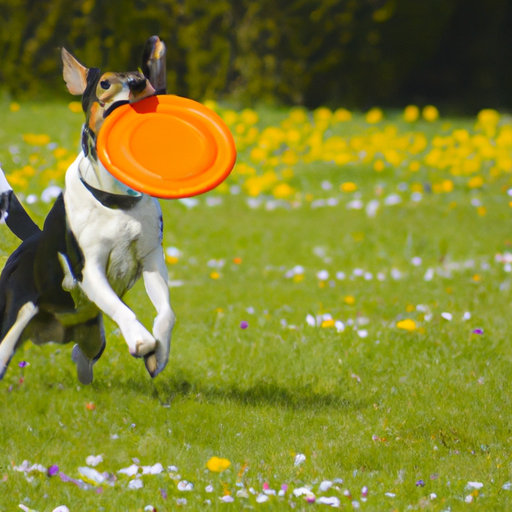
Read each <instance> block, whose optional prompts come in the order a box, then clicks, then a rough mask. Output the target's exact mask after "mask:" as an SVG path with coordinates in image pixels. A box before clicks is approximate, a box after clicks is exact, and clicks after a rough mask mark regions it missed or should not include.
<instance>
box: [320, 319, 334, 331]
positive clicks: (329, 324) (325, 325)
mask: <svg viewBox="0 0 512 512" xmlns="http://www.w3.org/2000/svg"><path fill="white" fill-rule="evenodd" d="M321 327H323V328H324V329H327V328H329V327H334V320H332V319H330V320H324V321H323V322H322V325H321Z"/></svg>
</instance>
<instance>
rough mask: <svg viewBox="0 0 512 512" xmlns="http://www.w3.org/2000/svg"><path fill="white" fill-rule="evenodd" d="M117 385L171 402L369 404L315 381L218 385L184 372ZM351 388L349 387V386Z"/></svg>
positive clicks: (357, 406)
mask: <svg viewBox="0 0 512 512" xmlns="http://www.w3.org/2000/svg"><path fill="white" fill-rule="evenodd" d="M114 386H115V387H117V388H119V389H121V388H123V389H124V390H125V392H130V391H131V392H135V393H137V394H143V395H146V396H152V397H153V398H155V399H156V400H158V401H160V403H161V405H163V406H167V405H170V404H172V402H173V401H174V400H176V399H179V398H184V397H186V398H193V399H195V400H196V401H198V402H205V403H226V402H237V403H239V404H243V405H251V406H277V407H284V408H288V409H293V410H301V409H323V408H332V407H335V408H338V409H360V408H361V407H363V408H364V407H365V404H363V403H361V402H360V401H359V400H358V401H352V400H348V399H347V398H346V397H344V396H342V394H343V390H342V389H341V388H340V391H339V393H338V392H319V391H316V390H315V389H314V386H313V385H312V384H301V385H297V386H293V385H290V386H284V385H281V384H279V383H276V382H273V381H267V380H260V381H256V382H254V383H253V384H252V385H249V386H244V385H243V383H242V382H241V383H239V384H238V383H237V384H228V383H225V384H223V383H220V384H219V385H215V384H212V383H209V382H203V381H200V380H194V379H193V378H187V377H186V376H184V375H179V374H178V375H174V376H173V377H171V378H170V379H167V380H163V379H161V380H159V379H158V378H157V379H156V380H155V381H153V382H151V381H140V380H136V379H131V378H129V379H128V380H127V381H124V382H117V383H116V384H114ZM347 391H348V390H347Z"/></svg>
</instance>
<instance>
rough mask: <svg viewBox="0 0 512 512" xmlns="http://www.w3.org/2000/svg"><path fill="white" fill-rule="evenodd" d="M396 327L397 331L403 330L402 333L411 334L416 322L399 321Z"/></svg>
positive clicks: (408, 319) (407, 319)
mask: <svg viewBox="0 0 512 512" xmlns="http://www.w3.org/2000/svg"><path fill="white" fill-rule="evenodd" d="M396 326H397V327H398V328H399V329H403V330H404V331H410V332H412V331H415V330H416V322H415V321H414V320H411V319H410V318H406V319H405V320H400V322H397V324H396Z"/></svg>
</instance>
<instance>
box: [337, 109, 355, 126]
mask: <svg viewBox="0 0 512 512" xmlns="http://www.w3.org/2000/svg"><path fill="white" fill-rule="evenodd" d="M333 117H334V119H335V120H336V121H338V122H340V123H344V122H346V121H350V120H351V119H352V113H351V112H349V111H348V110H347V109H345V108H339V109H338V110H336V111H335V112H334V115H333Z"/></svg>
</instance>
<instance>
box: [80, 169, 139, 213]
mask: <svg viewBox="0 0 512 512" xmlns="http://www.w3.org/2000/svg"><path fill="white" fill-rule="evenodd" d="M80 181H81V182H82V183H83V185H84V187H85V188H86V189H87V190H88V191H89V192H90V193H91V194H92V195H93V196H94V197H95V198H96V199H97V200H98V201H99V202H100V203H101V204H102V205H103V206H105V207H106V208H111V209H113V210H131V209H132V208H134V207H135V206H137V205H138V204H139V202H140V200H141V199H142V195H139V196H125V195H123V194H112V193H111V192H105V191H104V190H99V189H97V188H94V187H92V186H91V185H89V184H88V183H87V182H86V181H85V180H84V179H83V177H82V176H81V175H80Z"/></svg>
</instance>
